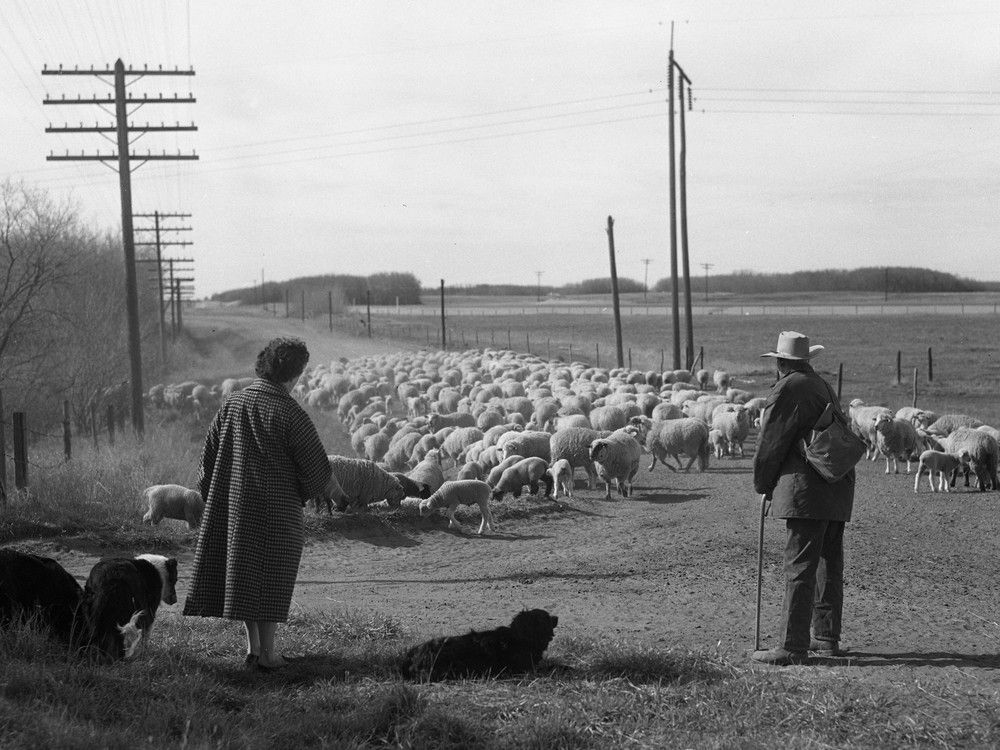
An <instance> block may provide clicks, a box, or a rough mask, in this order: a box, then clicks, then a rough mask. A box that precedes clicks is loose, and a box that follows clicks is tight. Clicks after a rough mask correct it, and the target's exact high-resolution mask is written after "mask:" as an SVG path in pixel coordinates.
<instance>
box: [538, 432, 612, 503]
mask: <svg viewBox="0 0 1000 750" xmlns="http://www.w3.org/2000/svg"><path fill="white" fill-rule="evenodd" d="M608 434H609V433H607V432H602V431H600V430H594V429H591V428H590V427H568V428H565V429H558V430H556V431H555V432H554V433H552V436H551V437H550V438H549V460H550V461H552V463H555V462H556V461H558V460H560V459H563V458H564V459H566V460H567V461H568V462H569V465H570V469H571V471H573V472H574V473H575V471H576V469H577V467H582V468H583V470H584V471H585V472H587V487H588V488H589V489H594V485H595V483H596V482H597V471H596V470H595V469H594V462H593V461H591V459H590V444H591V443H593V442H594V441H595V440H597V439H598V438H602V437H605V436H606V435H608ZM571 481H572V477H571Z"/></svg>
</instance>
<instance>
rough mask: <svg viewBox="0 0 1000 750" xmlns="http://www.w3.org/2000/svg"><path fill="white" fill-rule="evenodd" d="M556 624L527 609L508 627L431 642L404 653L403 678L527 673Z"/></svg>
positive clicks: (553, 619)
mask: <svg viewBox="0 0 1000 750" xmlns="http://www.w3.org/2000/svg"><path fill="white" fill-rule="evenodd" d="M558 623H559V618H558V617H556V616H554V615H550V614H549V613H548V612H546V611H545V610H544V609H528V610H525V611H523V612H519V613H518V614H517V615H515V617H514V619H513V620H511V623H510V627H506V626H504V627H499V628H494V629H493V630H482V631H476V630H472V631H470V632H468V633H465V634H464V635H450V636H445V637H443V638H433V639H431V640H429V641H426V642H424V643H421V644H419V645H417V646H414V647H413V648H411V649H410V650H409V651H407V652H406V654H405V655H404V656H403V661H402V664H401V669H402V672H403V676H404V677H408V678H410V679H414V680H441V679H447V678H449V677H498V676H505V675H510V674H517V673H522V672H530V671H532V670H534V668H535V667H536V666H537V665H538V663H539V662H540V661H541V660H542V654H543V653H544V652H545V649H546V648H548V645H549V643H550V642H551V641H552V637H553V635H554V634H555V627H556V625H557V624H558Z"/></svg>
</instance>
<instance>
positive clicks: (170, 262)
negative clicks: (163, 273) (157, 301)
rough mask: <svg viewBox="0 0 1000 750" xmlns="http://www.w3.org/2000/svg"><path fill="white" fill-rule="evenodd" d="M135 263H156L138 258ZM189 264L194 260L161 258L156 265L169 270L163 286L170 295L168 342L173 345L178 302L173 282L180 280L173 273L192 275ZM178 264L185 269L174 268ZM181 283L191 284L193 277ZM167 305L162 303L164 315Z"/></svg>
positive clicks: (152, 259)
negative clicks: (182, 265)
mask: <svg viewBox="0 0 1000 750" xmlns="http://www.w3.org/2000/svg"><path fill="white" fill-rule="evenodd" d="M136 263H157V260H156V259H155V258H139V259H138V260H136ZM189 263H194V259H193V258H162V257H161V258H160V260H159V262H158V263H157V266H159V267H160V268H162V267H163V266H166V267H167V268H169V269H170V270H169V271H168V276H169V278H168V279H167V280H165V286H166V287H167V289H168V290H169V294H170V302H169V306H170V341H171V343H173V342H174V341H175V340H176V339H177V307H178V303H179V300H178V299H177V298H176V294H175V291H176V284H175V283H174V282H175V281H176V280H177V279H178V278H180V277H178V276H175V273H180V272H182V271H183V272H185V273H192V270H191V268H190V267H187V264H189ZM179 264H184V266H185V267H184V268H174V266H175V265H179ZM183 281H185V282H193V281H194V277H185V278H184V279H183ZM183 291H185V292H188V291H191V288H190V287H186V288H184V289H183ZM167 304H168V303H167V302H166V301H164V303H163V306H164V314H165V313H166V307H167ZM164 326H166V323H164Z"/></svg>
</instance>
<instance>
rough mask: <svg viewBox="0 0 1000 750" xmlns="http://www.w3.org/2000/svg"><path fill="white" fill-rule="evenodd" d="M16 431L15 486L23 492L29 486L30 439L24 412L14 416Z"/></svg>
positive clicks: (18, 412)
mask: <svg viewBox="0 0 1000 750" xmlns="http://www.w3.org/2000/svg"><path fill="white" fill-rule="evenodd" d="M12 417H13V429H14V486H15V487H16V488H17V489H19V490H23V489H24V488H25V487H27V486H28V439H27V434H26V433H27V430H26V429H25V422H24V412H23V411H16V412H14V414H13V415H12Z"/></svg>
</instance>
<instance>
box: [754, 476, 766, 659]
mask: <svg viewBox="0 0 1000 750" xmlns="http://www.w3.org/2000/svg"><path fill="white" fill-rule="evenodd" d="M766 515H767V495H761V496H760V534H759V536H758V537H757V617H756V620H755V623H754V631H753V650H754V651H760V592H761V588H762V587H763V585H764V516H766Z"/></svg>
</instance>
